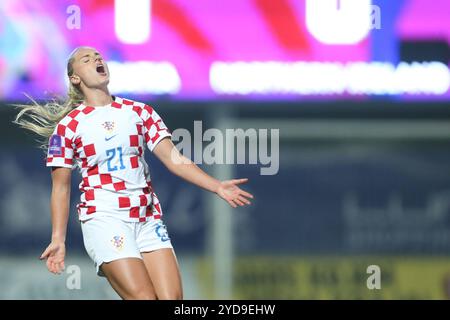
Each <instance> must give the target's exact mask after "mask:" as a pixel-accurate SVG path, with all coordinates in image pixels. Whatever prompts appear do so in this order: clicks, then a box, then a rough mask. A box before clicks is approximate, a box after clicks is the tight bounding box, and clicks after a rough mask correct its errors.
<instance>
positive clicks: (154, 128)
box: [141, 105, 172, 151]
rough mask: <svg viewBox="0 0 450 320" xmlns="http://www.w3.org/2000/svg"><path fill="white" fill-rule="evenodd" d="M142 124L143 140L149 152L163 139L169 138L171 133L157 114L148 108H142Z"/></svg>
mask: <svg viewBox="0 0 450 320" xmlns="http://www.w3.org/2000/svg"><path fill="white" fill-rule="evenodd" d="M141 116H142V120H143V122H144V139H145V143H146V144H147V146H148V148H149V149H150V151H153V149H155V147H156V145H157V144H158V143H159V142H160V141H161V140H162V139H164V138H166V137H171V136H172V135H171V133H170V131H169V129H168V128H167V126H166V125H165V123H164V121H163V120H162V119H161V117H160V116H159V115H158V113H157V112H156V111H155V110H154V109H153V108H152V107H150V106H148V105H146V106H145V107H144V112H142V114H141Z"/></svg>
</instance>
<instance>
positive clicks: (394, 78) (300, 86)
mask: <svg viewBox="0 0 450 320" xmlns="http://www.w3.org/2000/svg"><path fill="white" fill-rule="evenodd" d="M209 81H210V85H211V88H212V90H213V91H214V92H215V93H217V94H238V95H248V94H275V95H285V94H294V95H339V94H344V93H349V94H351V95H399V94H412V95H418V94H430V95H443V94H446V93H447V92H448V90H449V88H450V70H449V68H448V67H447V66H446V65H445V64H443V63H441V62H414V63H406V62H401V63H399V64H398V65H397V66H395V65H393V64H392V63H389V62H353V63H347V64H343V63H340V62H289V63H288V62H275V61H268V62H232V63H229V62H214V63H213V64H212V65H211V67H210V72H209Z"/></svg>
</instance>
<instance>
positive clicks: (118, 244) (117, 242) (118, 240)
mask: <svg viewBox="0 0 450 320" xmlns="http://www.w3.org/2000/svg"><path fill="white" fill-rule="evenodd" d="M123 240H124V238H123V237H122V236H114V237H113V238H112V239H111V243H112V245H113V246H114V248H116V249H117V250H119V251H120V250H122V248H123Z"/></svg>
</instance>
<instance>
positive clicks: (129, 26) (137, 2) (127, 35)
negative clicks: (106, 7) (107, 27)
mask: <svg viewBox="0 0 450 320" xmlns="http://www.w3.org/2000/svg"><path fill="white" fill-rule="evenodd" d="M150 18H151V0H132V1H129V0H115V1H114V29H115V32H116V36H117V38H118V39H119V40H120V41H121V42H122V43H125V44H142V43H145V42H146V41H147V40H148V39H149V38H150V28H151V23H150Z"/></svg>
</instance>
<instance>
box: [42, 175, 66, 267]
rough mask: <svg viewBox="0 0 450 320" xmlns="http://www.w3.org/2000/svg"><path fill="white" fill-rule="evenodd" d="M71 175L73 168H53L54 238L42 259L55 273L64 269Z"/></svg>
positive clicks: (51, 205)
mask: <svg viewBox="0 0 450 320" xmlns="http://www.w3.org/2000/svg"><path fill="white" fill-rule="evenodd" d="M71 175H72V170H71V169H69V168H62V167H57V168H53V169H52V194H51V200H50V207H51V217H52V239H51V242H50V244H49V246H48V247H47V248H46V249H45V251H44V252H43V253H42V255H41V257H40V259H41V260H44V259H46V260H47V268H48V270H49V271H50V272H52V273H55V274H57V273H61V272H62V271H63V270H64V258H65V255H66V246H65V241H66V231H67V221H68V218H69V205H70V201H69V200H70V180H71Z"/></svg>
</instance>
